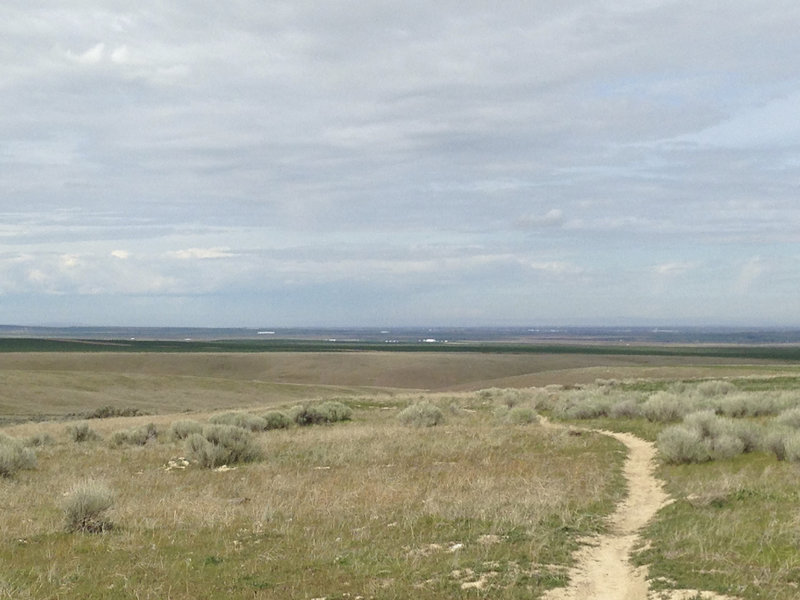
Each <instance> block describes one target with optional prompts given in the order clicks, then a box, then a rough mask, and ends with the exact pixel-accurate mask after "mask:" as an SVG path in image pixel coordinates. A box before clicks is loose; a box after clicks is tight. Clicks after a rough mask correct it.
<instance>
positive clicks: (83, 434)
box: [67, 423, 100, 442]
mask: <svg viewBox="0 0 800 600" xmlns="http://www.w3.org/2000/svg"><path fill="white" fill-rule="evenodd" d="M67 435H68V436H69V438H70V439H71V440H72V441H73V442H93V441H95V440H99V439H100V434H99V433H97V432H96V431H95V430H94V429H91V428H90V427H89V424H88V423H76V424H75V425H67Z"/></svg>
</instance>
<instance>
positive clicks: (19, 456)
mask: <svg viewBox="0 0 800 600" xmlns="http://www.w3.org/2000/svg"><path fill="white" fill-rule="evenodd" d="M35 466H36V453H35V452H34V451H33V450H31V449H30V448H26V447H25V446H24V445H23V444H22V442H20V441H19V440H17V439H16V438H13V437H11V436H8V435H5V434H0V476H2V477H11V476H13V475H15V474H16V472H17V471H21V470H23V469H33V468H34V467H35Z"/></svg>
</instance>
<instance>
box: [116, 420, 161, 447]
mask: <svg viewBox="0 0 800 600" xmlns="http://www.w3.org/2000/svg"><path fill="white" fill-rule="evenodd" d="M156 437H158V431H157V430H156V426H155V425H154V424H153V423H148V424H147V425H143V426H141V427H134V428H133V429H125V430H122V431H115V432H114V433H112V434H111V439H110V440H109V443H110V444H111V446H122V445H123V444H131V445H134V446H144V445H145V444H146V443H147V442H149V441H152V440H155V439H156Z"/></svg>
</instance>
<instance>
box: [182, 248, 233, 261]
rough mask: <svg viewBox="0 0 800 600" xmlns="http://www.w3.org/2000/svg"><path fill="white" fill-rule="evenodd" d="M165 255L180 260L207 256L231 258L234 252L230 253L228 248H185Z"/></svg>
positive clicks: (203, 258) (205, 257) (202, 258)
mask: <svg viewBox="0 0 800 600" xmlns="http://www.w3.org/2000/svg"><path fill="white" fill-rule="evenodd" d="M167 256H169V257H171V258H177V259H180V260H194V259H200V260H205V259H209V258H232V257H234V256H236V254H234V253H232V252H231V251H230V248H186V249H184V250H175V251H173V252H168V253H167Z"/></svg>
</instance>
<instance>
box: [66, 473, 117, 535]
mask: <svg viewBox="0 0 800 600" xmlns="http://www.w3.org/2000/svg"><path fill="white" fill-rule="evenodd" d="M113 504H114V494H113V493H112V492H111V490H110V489H109V488H108V486H106V485H105V484H103V483H98V482H95V481H86V482H84V483H82V484H79V485H76V486H75V487H73V488H72V490H70V492H69V494H68V495H67V497H66V499H65V500H64V505H63V508H64V516H65V517H66V527H67V530H68V531H83V532H88V533H99V532H102V531H106V530H108V529H111V527H112V524H111V522H110V521H109V520H108V519H107V518H106V512H107V511H108V509H110V508H111V507H112V506H113Z"/></svg>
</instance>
